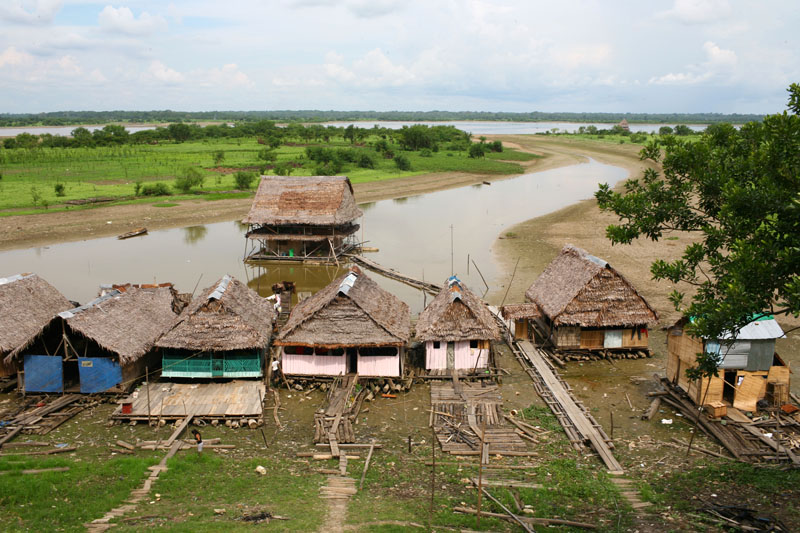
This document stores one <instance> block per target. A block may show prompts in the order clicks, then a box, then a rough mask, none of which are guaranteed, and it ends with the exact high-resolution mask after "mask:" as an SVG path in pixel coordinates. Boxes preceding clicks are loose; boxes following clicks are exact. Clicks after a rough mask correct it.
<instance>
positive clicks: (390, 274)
mask: <svg viewBox="0 0 800 533" xmlns="http://www.w3.org/2000/svg"><path fill="white" fill-rule="evenodd" d="M347 257H349V258H350V259H351V260H352V261H353V262H355V263H358V264H359V265H362V266H364V267H366V268H368V269H370V270H372V271H374V272H377V273H378V274H381V275H383V276H386V277H387V278H391V279H394V280H397V281H399V282H401V283H405V284H406V285H410V286H411V287H416V288H417V289H421V290H423V291H426V292H429V293H431V294H438V293H439V291H441V290H442V286H441V285H437V284H436V283H431V282H429V281H423V280H421V279H417V278H412V277H411V276H406V275H405V274H401V273H400V272H398V271H396V270H394V269H392V268H387V267H385V266H383V265H380V264H378V263H376V262H375V261H372V260H370V259H367V258H366V257H363V256H360V255H355V254H347Z"/></svg>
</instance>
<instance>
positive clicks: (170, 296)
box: [6, 287, 175, 365]
mask: <svg viewBox="0 0 800 533" xmlns="http://www.w3.org/2000/svg"><path fill="white" fill-rule="evenodd" d="M174 297H175V292H174V290H173V289H171V288H167V287H160V288H154V289H140V288H129V289H127V290H126V291H125V292H120V291H118V290H112V291H109V292H108V293H106V294H105V296H101V297H100V298H97V299H95V300H92V301H91V302H89V303H88V304H86V305H82V306H80V307H76V308H74V309H69V310H67V311H62V312H61V313H59V314H58V315H56V317H54V318H53V319H52V320H51V321H50V322H48V325H49V324H53V323H55V322H56V321H59V320H63V321H64V323H65V327H67V328H68V329H69V331H70V332H72V333H75V334H80V335H83V336H84V337H86V338H87V339H90V340H92V341H94V342H95V343H97V344H98V345H99V346H100V347H101V348H103V349H104V350H108V351H109V352H112V353H115V354H117V356H118V357H119V362H120V365H126V364H129V363H132V362H134V361H136V360H137V359H139V358H140V357H141V356H143V355H145V354H146V353H147V352H148V351H150V349H151V348H152V347H153V344H154V343H155V341H156V339H158V338H159V337H160V336H161V335H162V334H163V333H164V332H165V331H166V330H167V328H169V327H170V325H172V323H173V322H174V321H175V313H174V312H173V300H174ZM46 327H47V325H45V326H44V327H42V328H40V330H39V332H38V333H37V334H36V335H35V336H34V337H32V338H30V339H29V341H28V342H27V343H26V344H25V345H23V346H20V347H19V348H17V349H16V350H14V351H13V352H11V354H10V355H9V356H8V358H7V359H6V361H7V362H10V360H11V359H12V358H13V357H16V356H17V355H18V354H19V353H20V352H21V351H22V350H23V349H25V348H26V347H27V346H28V345H30V344H31V343H32V342H33V341H34V340H35V337H36V336H38V335H39V333H41V332H42V331H43V330H44V329H45V328H46Z"/></svg>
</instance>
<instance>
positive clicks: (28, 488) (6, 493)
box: [0, 456, 157, 531]
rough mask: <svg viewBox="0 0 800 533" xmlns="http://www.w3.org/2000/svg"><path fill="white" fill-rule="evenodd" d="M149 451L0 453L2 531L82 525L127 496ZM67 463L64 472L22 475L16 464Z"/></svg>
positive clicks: (45, 465) (143, 472)
mask: <svg viewBox="0 0 800 533" xmlns="http://www.w3.org/2000/svg"><path fill="white" fill-rule="evenodd" d="M156 462H157V459H155V458H152V457H124V458H112V459H109V460H106V461H102V462H97V461H84V460H81V459H72V458H61V457H58V458H55V457H54V458H47V459H41V458H35V459H34V458H30V457H25V456H4V457H1V458H0V472H7V473H5V474H2V475H0V511H2V516H3V526H2V529H3V530H4V531H56V530H58V531H83V530H85V528H84V527H83V524H84V523H86V522H90V521H92V520H94V519H96V518H100V517H101V516H103V515H104V514H105V513H106V512H107V511H108V510H110V509H112V508H114V507H116V506H119V505H121V504H122V502H123V501H124V500H125V499H127V498H128V496H129V495H130V491H131V490H133V489H134V488H137V487H138V486H140V485H141V483H142V482H143V481H144V479H145V478H146V476H147V475H148V474H149V471H148V470H147V467H148V466H150V465H152V464H155V463H156ZM64 466H66V467H69V471H67V472H45V473H41V474H30V475H23V474H22V472H21V471H22V470H26V469H41V468H53V467H64Z"/></svg>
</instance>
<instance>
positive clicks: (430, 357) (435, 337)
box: [416, 276, 500, 375]
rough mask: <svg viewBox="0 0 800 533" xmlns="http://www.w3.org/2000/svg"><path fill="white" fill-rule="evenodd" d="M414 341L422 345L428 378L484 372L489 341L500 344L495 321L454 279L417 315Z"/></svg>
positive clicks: (476, 299)
mask: <svg viewBox="0 0 800 533" xmlns="http://www.w3.org/2000/svg"><path fill="white" fill-rule="evenodd" d="M416 338H417V339H418V340H420V341H422V342H424V343H425V369H426V370H428V372H429V373H430V374H442V375H445V374H452V371H453V370H454V369H455V370H457V371H458V372H459V373H461V374H465V373H467V374H468V373H481V372H486V370H487V369H488V368H489V366H490V359H491V357H490V355H491V353H492V351H491V341H497V340H500V328H499V327H498V324H497V321H496V319H495V317H494V315H493V314H492V312H491V311H489V308H488V307H486V304H485V303H483V302H482V301H481V299H480V298H478V297H477V296H476V295H475V294H474V293H473V292H472V291H470V290H469V289H468V288H467V287H466V286H465V285H464V284H463V283H462V282H461V280H459V279H458V278H457V277H456V276H452V277H450V278H449V279H448V280H447V282H446V283H445V286H444V288H443V289H442V290H441V291H439V294H437V295H436V298H434V299H433V300H432V301H431V303H430V304H429V305H428V306H427V307H426V308H425V309H424V310H423V311H422V313H420V315H419V320H418V321H417V328H416Z"/></svg>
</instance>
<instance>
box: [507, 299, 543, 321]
mask: <svg viewBox="0 0 800 533" xmlns="http://www.w3.org/2000/svg"><path fill="white" fill-rule="evenodd" d="M500 312H501V313H502V314H503V318H505V319H507V320H517V319H520V318H531V319H533V318H539V317H541V316H542V312H541V311H539V306H538V305H536V304H534V303H525V304H508V305H504V306H503V307H501V308H500Z"/></svg>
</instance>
